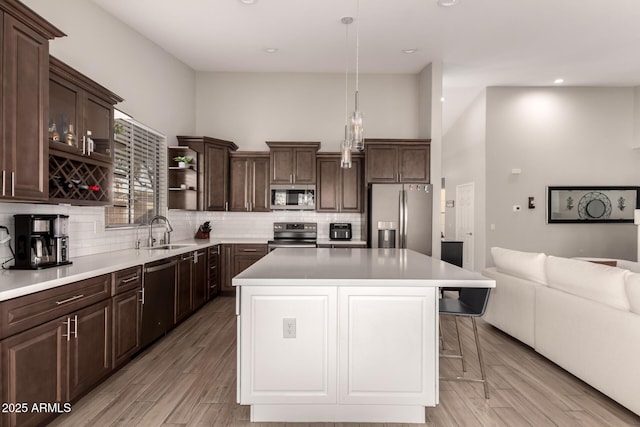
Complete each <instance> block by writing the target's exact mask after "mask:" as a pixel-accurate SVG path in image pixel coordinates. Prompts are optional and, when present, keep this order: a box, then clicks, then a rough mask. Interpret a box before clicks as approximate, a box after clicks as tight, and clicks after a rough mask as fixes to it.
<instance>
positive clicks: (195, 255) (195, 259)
mask: <svg viewBox="0 0 640 427" xmlns="http://www.w3.org/2000/svg"><path fill="white" fill-rule="evenodd" d="M193 263H194V264H197V263H198V252H194V253H193Z"/></svg>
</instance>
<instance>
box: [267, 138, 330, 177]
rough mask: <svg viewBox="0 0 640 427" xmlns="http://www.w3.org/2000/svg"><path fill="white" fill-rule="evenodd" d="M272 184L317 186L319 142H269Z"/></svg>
mask: <svg viewBox="0 0 640 427" xmlns="http://www.w3.org/2000/svg"><path fill="white" fill-rule="evenodd" d="M267 145H268V146H269V149H270V166H269V168H270V173H269V181H270V183H271V184H315V183H316V152H317V151H318V149H319V148H320V143H319V142H279V141H267Z"/></svg>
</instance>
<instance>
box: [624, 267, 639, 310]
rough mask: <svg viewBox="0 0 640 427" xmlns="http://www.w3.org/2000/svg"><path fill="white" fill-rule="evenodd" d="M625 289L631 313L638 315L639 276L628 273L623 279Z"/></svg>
mask: <svg viewBox="0 0 640 427" xmlns="http://www.w3.org/2000/svg"><path fill="white" fill-rule="evenodd" d="M625 288H626V289H627V298H629V305H630V306H631V311H633V312H634V313H636V314H640V274H638V273H629V274H627V278H626V279H625Z"/></svg>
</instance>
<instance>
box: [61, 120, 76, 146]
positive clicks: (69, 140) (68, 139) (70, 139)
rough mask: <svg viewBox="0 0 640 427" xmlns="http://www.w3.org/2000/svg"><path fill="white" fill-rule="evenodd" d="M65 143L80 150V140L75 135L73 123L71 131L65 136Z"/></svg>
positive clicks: (70, 125) (70, 127)
mask: <svg viewBox="0 0 640 427" xmlns="http://www.w3.org/2000/svg"><path fill="white" fill-rule="evenodd" d="M64 142H65V143H66V144H67V145H69V146H71V147H75V148H78V139H77V138H76V135H75V133H73V123H70V124H69V130H68V131H67V132H66V133H65V134H64Z"/></svg>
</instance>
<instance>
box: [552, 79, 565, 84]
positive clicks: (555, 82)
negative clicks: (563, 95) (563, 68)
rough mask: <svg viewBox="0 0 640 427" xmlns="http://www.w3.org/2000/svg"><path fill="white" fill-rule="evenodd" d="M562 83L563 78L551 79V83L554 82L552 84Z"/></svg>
mask: <svg viewBox="0 0 640 427" xmlns="http://www.w3.org/2000/svg"><path fill="white" fill-rule="evenodd" d="M562 83H564V79H555V80H554V81H553V84H554V85H559V84H562Z"/></svg>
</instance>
